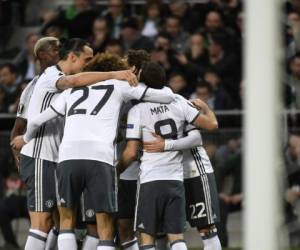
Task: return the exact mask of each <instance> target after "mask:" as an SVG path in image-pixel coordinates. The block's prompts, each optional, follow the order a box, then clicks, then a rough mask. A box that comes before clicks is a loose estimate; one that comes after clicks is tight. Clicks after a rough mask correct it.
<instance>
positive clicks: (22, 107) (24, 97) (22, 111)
mask: <svg viewBox="0 0 300 250" xmlns="http://www.w3.org/2000/svg"><path fill="white" fill-rule="evenodd" d="M27 87H28V86H27ZM27 87H26V88H25V89H24V90H23V92H22V94H21V97H20V102H19V105H18V110H17V117H18V118H23V119H26V120H27V111H28V106H29V101H30V97H29V93H28V89H27Z"/></svg>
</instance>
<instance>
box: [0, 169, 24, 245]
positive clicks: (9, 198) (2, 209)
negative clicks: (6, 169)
mask: <svg viewBox="0 0 300 250" xmlns="http://www.w3.org/2000/svg"><path fill="white" fill-rule="evenodd" d="M22 187H23V184H22V181H21V180H20V179H19V177H18V176H17V175H11V176H10V177H9V178H8V179H7V180H6V188H7V189H6V195H5V197H4V198H2V199H0V213H1V216H0V228H1V231H2V235H3V238H4V241H5V244H4V246H2V247H0V249H3V250H17V249H20V248H19V245H18V243H17V240H16V236H15V234H14V232H13V229H12V224H11V222H12V221H13V220H14V219H19V218H28V211H27V206H26V196H25V194H24V190H23V188H22Z"/></svg>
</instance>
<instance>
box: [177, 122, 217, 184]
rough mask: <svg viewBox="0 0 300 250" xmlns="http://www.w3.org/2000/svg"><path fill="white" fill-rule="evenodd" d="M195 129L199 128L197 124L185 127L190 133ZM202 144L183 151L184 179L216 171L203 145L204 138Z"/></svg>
mask: <svg viewBox="0 0 300 250" xmlns="http://www.w3.org/2000/svg"><path fill="white" fill-rule="evenodd" d="M195 129H196V130H198V129H197V128H196V127H195V126H193V125H188V126H187V127H186V128H185V133H187V134H188V133H189V132H190V131H192V130H195ZM199 133H200V131H199ZM200 144H201V146H198V147H194V148H191V149H186V150H183V151H182V152H183V161H182V163H183V175H184V179H190V178H194V177H197V176H200V175H203V174H209V173H213V172H214V170H213V167H212V165H211V162H210V160H209V157H208V155H207V153H206V150H205V148H204V147H203V146H202V139H201V143H200Z"/></svg>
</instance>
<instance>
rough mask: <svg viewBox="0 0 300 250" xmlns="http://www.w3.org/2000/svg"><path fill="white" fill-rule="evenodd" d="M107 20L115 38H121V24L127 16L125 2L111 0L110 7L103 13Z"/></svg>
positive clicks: (110, 32) (112, 36) (110, 31)
mask: <svg viewBox="0 0 300 250" xmlns="http://www.w3.org/2000/svg"><path fill="white" fill-rule="evenodd" d="M102 16H103V17H104V18H105V19H106V20H107V23H108V27H109V34H110V35H111V38H113V39H119V38H120V36H121V24H122V22H123V19H124V18H125V17H126V14H125V11H124V3H123V1H122V0H110V1H109V3H108V9H107V10H106V11H105V12H104V13H103V14H102Z"/></svg>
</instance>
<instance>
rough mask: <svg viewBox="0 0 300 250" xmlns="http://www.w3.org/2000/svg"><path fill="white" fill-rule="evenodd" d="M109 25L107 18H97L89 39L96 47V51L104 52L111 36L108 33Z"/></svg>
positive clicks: (94, 47)
mask: <svg viewBox="0 0 300 250" xmlns="http://www.w3.org/2000/svg"><path fill="white" fill-rule="evenodd" d="M108 31H109V30H108V25H107V21H106V19H105V18H103V17H100V18H97V19H95V21H94V24H93V35H92V37H90V39H89V41H90V44H91V45H92V47H93V49H94V53H98V52H100V53H101V52H104V50H105V48H106V45H107V44H108V42H109V40H110V38H109V33H108Z"/></svg>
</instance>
